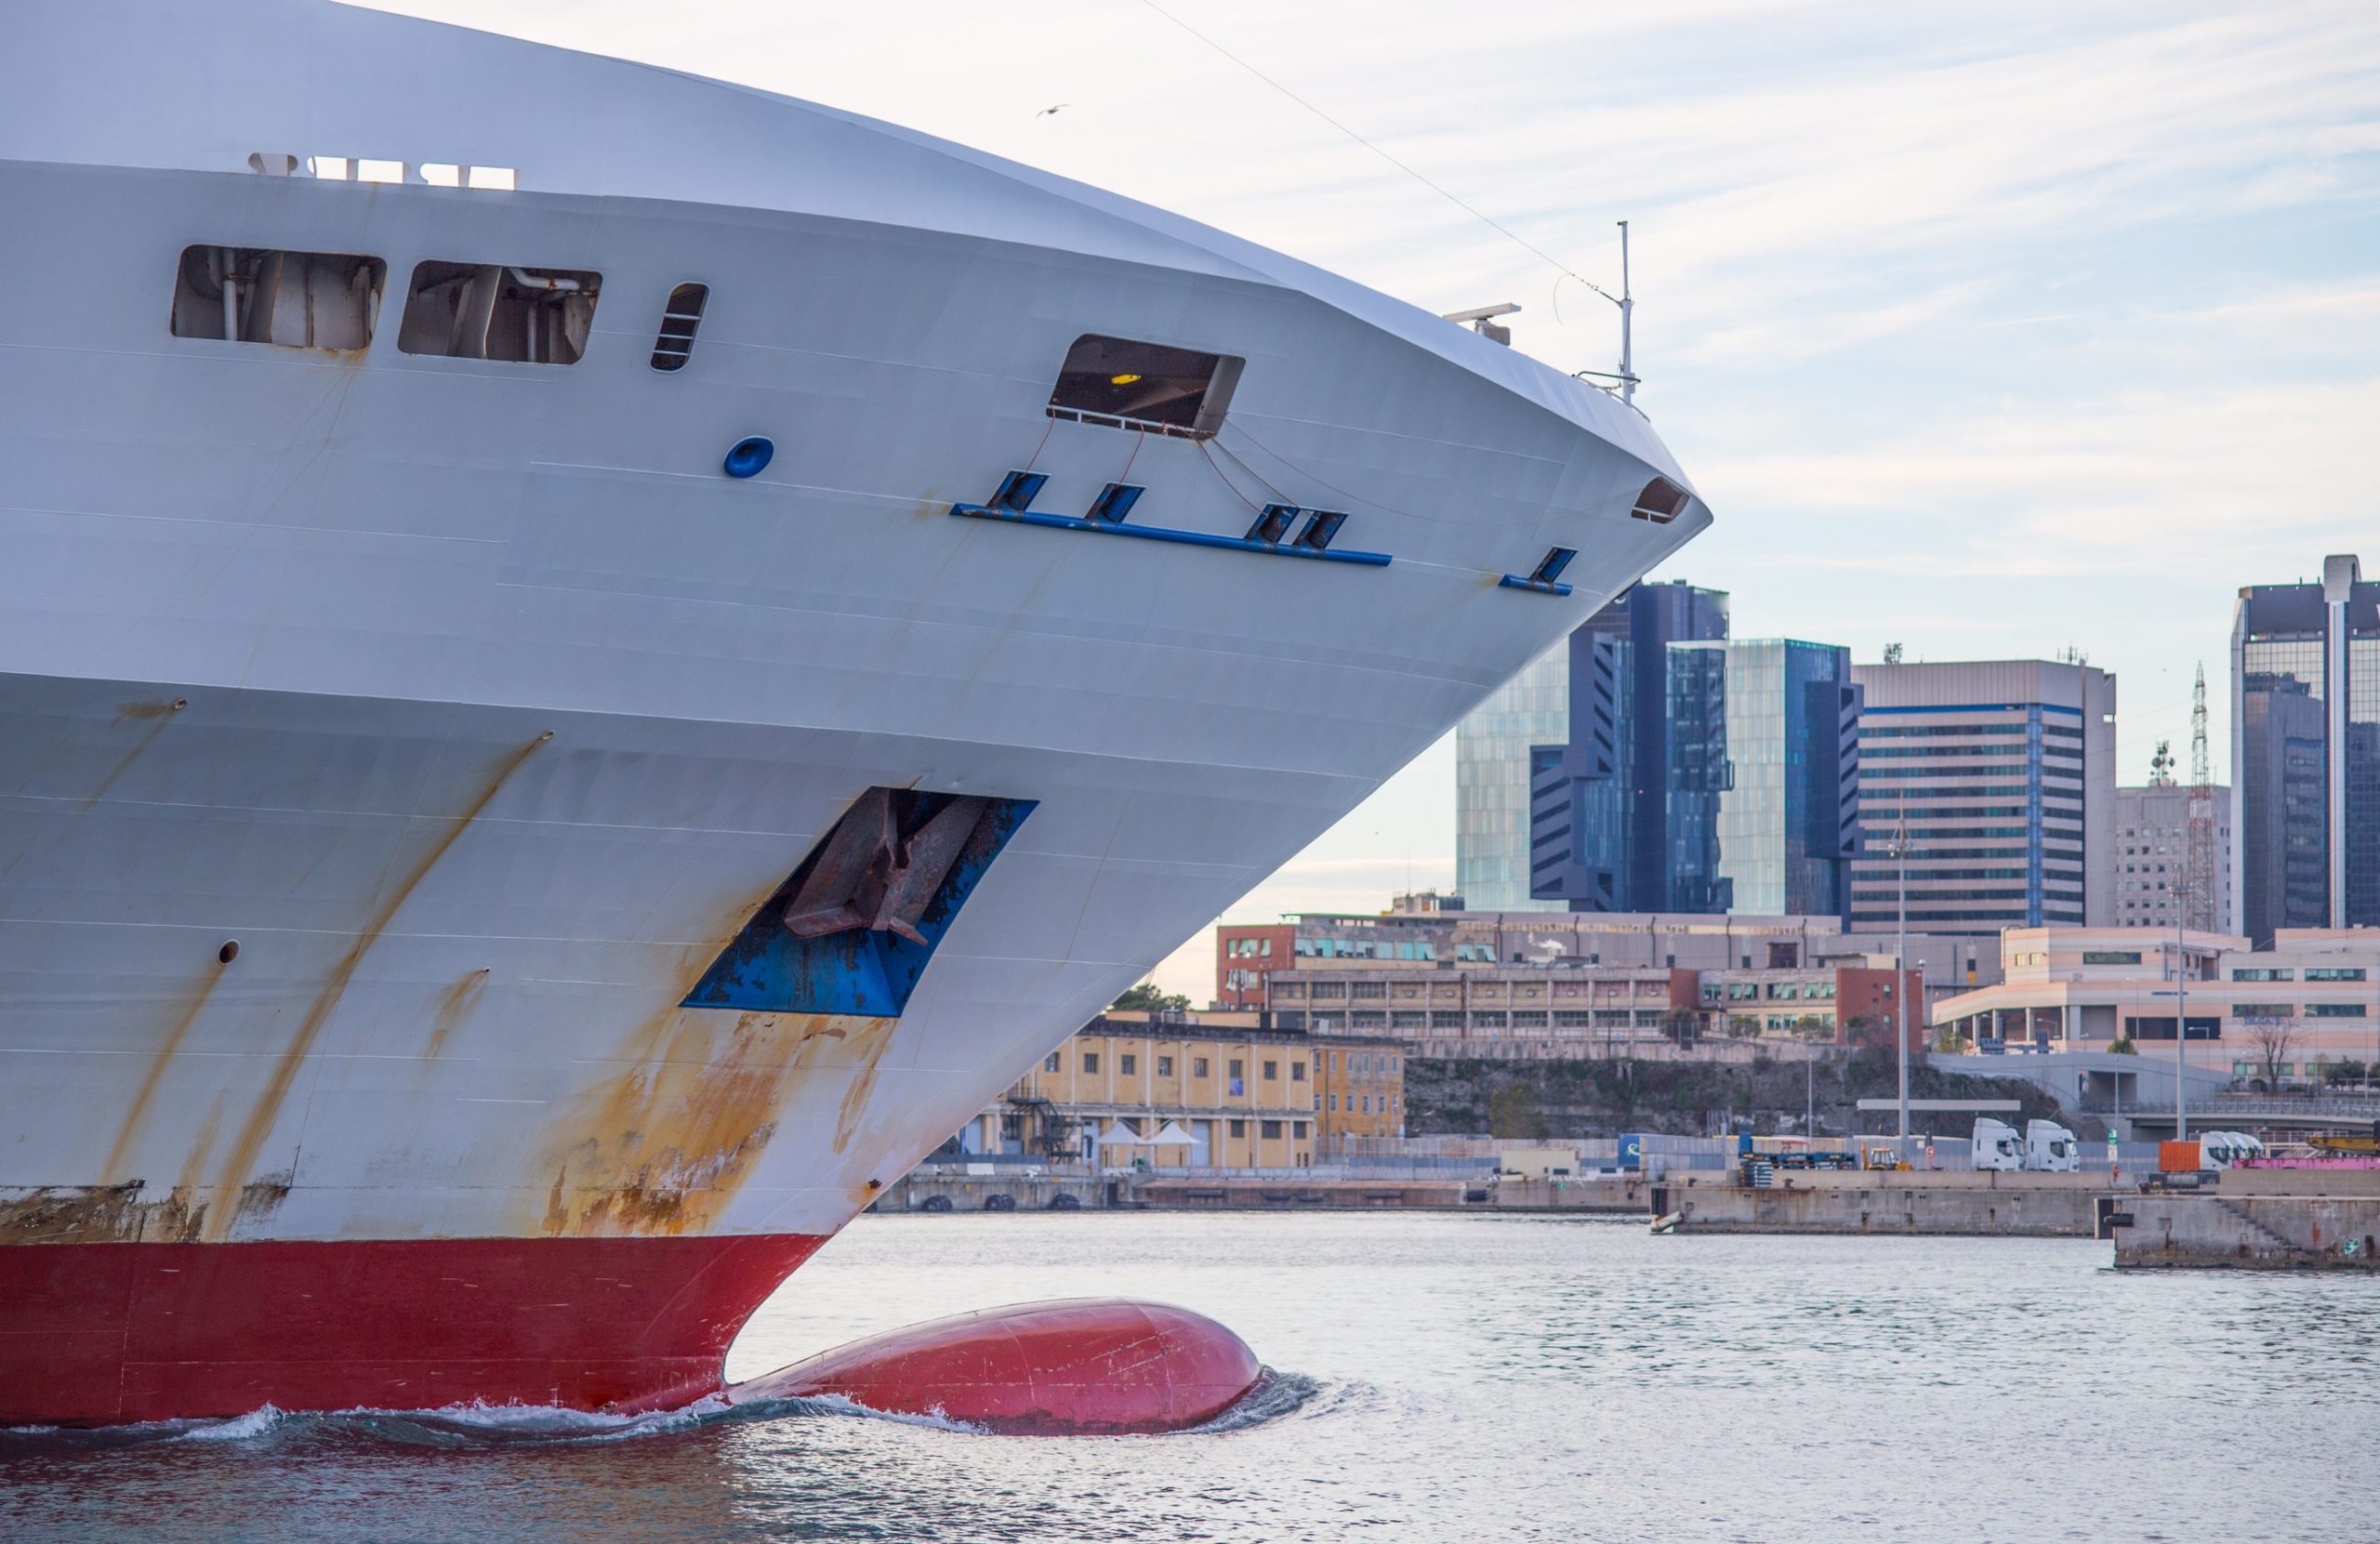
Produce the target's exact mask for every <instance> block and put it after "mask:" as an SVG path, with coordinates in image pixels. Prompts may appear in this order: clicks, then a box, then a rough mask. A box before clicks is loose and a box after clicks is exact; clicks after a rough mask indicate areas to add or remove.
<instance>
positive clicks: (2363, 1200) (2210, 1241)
mask: <svg viewBox="0 0 2380 1544" xmlns="http://www.w3.org/2000/svg"><path fill="white" fill-rule="evenodd" d="M2225 1178H2226V1181H2227V1188H2228V1179H2229V1176H2228V1175H2227V1176H2226V1177H2225ZM2110 1210H2111V1213H2112V1215H2110V1216H2109V1218H2108V1220H2107V1221H2108V1224H2109V1226H2108V1228H2107V1230H2106V1231H2107V1233H2108V1234H2109V1236H2111V1237H2112V1238H2114V1240H2115V1246H2116V1265H2117V1267H2118V1268H2119V1269H2122V1270H2173V1269H2186V1268H2195V1269H2222V1270H2241V1271H2371V1272H2380V1194H2373V1195H2257V1194H2229V1195H2226V1194H2220V1193H2216V1194H2199V1195H2140V1196H2127V1197H2122V1198H2120V1199H2118V1200H2117V1201H2116V1202H2115V1203H2114V1204H2113V1206H2112V1207H2111V1208H2110Z"/></svg>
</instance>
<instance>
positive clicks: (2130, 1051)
mask: <svg viewBox="0 0 2380 1544" xmlns="http://www.w3.org/2000/svg"><path fill="white" fill-rule="evenodd" d="M2108 1054H2109V1056H2137V1055H2139V1054H2140V1048H2139V1047H2138V1046H2135V1045H2134V1044H2133V1043H2132V1036H2129V1035H2123V1036H2117V1037H2116V1038H2115V1039H2112V1040H2110V1041H2109V1042H2108Z"/></svg>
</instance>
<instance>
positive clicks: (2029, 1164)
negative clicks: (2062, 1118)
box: [2025, 1120, 2083, 1174]
mask: <svg viewBox="0 0 2380 1544" xmlns="http://www.w3.org/2000/svg"><path fill="white" fill-rule="evenodd" d="M2025 1167H2026V1168H2030V1169H2032V1170H2033V1171H2035V1172H2036V1173H2041V1174H2074V1173H2078V1172H2080V1171H2081V1169H2082V1168H2083V1148H2082V1146H2081V1144H2080V1143H2078V1142H2075V1140H2074V1133H2073V1132H2071V1131H2069V1130H2068V1129H2067V1128H2065V1127H2063V1126H2060V1125H2059V1124H2058V1123H2057V1122H2056V1121H2054V1120H2029V1121H2027V1122H2025Z"/></svg>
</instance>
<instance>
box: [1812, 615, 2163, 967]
mask: <svg viewBox="0 0 2380 1544" xmlns="http://www.w3.org/2000/svg"><path fill="white" fill-rule="evenodd" d="M1852 677H1853V679H1854V680H1857V681H1858V684H1859V685H1860V686H1861V687H1862V688H1864V689H1865V690H1866V693H1867V701H1866V703H1865V705H1864V706H1862V708H1861V710H1860V714H1859V820H1860V826H1861V831H1862V835H1863V838H1864V847H1865V851H1864V852H1863V854H1862V855H1861V856H1860V857H1858V859H1856V860H1854V864H1853V869H1852V890H1851V926H1852V928H1853V929H1854V930H1857V931H1863V932H1873V931H1880V930H1889V929H1891V928H1892V927H1893V926H1894V921H1895V917H1896V913H1897V903H1898V899H1899V893H1900V880H1901V871H1902V860H1899V859H1897V858H1895V857H1894V856H1893V854H1892V853H1891V851H1889V849H1890V846H1891V844H1892V842H1893V841H1894V839H1895V837H1896V834H1897V833H1899V832H1901V831H1903V830H1904V829H1905V831H1906V835H1907V839H1908V844H1909V850H1908V855H1907V858H1906V860H1905V861H1906V864H1907V875H1908V919H1909V925H1910V926H1911V928H1919V929H1923V930H1925V931H1927V932H1937V933H1990V932H1997V931H1999V930H2001V929H2003V928H2039V927H2078V926H2086V925H2087V926H2090V927H2104V926H2107V925H2108V924H2109V921H2110V920H2111V919H2112V918H2113V917H2114V902H2115V887H2114V883H2113V879H2114V876H2113V874H2112V873H2111V872H2110V870H2111V868H2112V865H2113V864H2114V861H2115V860H2114V857H2113V852H2114V849H2115V847H2116V845H2117V843H2116V842H2115V840H2114V834H2115V829H2116V823H2115V739H2116V732H2115V717H2116V681H2115V677H2113V676H2112V675H2109V673H2108V672H2106V671H2104V670H2096V669H2093V668H2092V667H2091V666H2087V665H2080V664H2059V663H2054V662H2052V661H2048V660H1993V661H1984V662H1977V663H1971V664H1946V665H1859V666H1853V667H1852Z"/></svg>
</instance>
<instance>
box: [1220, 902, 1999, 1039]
mask: <svg viewBox="0 0 2380 1544" xmlns="http://www.w3.org/2000/svg"><path fill="white" fill-rule="evenodd" d="M1215 955H1216V974H1217V979H1218V981H1219V982H1221V981H1223V980H1225V979H1226V978H1232V977H1234V976H1236V977H1237V984H1236V986H1235V987H1234V988H1233V990H1234V991H1235V993H1236V994H1237V996H1236V999H1235V1000H1236V1002H1237V1003H1238V1004H1239V1005H1240V1006H1242V1007H1243V1008H1247V1009H1254V1010H1258V1011H1259V1012H1261V1013H1262V1014H1263V1018H1262V1019H1261V1021H1259V1022H1261V1023H1264V1024H1265V1025H1267V1026H1269V1027H1271V1028H1274V1029H1277V1030H1284V1031H1306V1032H1310V1033H1312V1034H1314V1035H1315V1036H1316V1037H1317V1038H1318V1039H1323V1038H1330V1037H1333V1036H1350V1035H1352V1036H1381V1035H1386V1036H1391V1037H1393V1038H1395V1040H1397V1041H1399V1042H1401V1043H1403V1044H1405V1045H1407V1046H1408V1048H1409V1049H1410V1051H1411V1054H1413V1055H1417V1056H1442V1057H1487V1058H1494V1059H1541V1058H1556V1059H1559V1058H1575V1057H1584V1056H1646V1055H1660V1056H1667V1055H1672V1054H1682V1053H1694V1054H1708V1053H1710V1052H1709V1051H1707V1050H1706V1051H1699V1052H1691V1051H1690V1050H1689V1048H1692V1047H1693V1046H1695V1045H1696V1044H1697V1043H1698V1042H1702V1043H1706V1044H1707V1043H1712V1042H1717V1041H1725V1042H1726V1043H1728V1044H1730V1045H1734V1046H1738V1047H1740V1048H1741V1049H1744V1050H1745V1051H1746V1052H1747V1053H1749V1052H1751V1051H1752V1050H1753V1049H1757V1047H1758V1046H1759V1045H1761V1044H1764V1043H1765V1044H1770V1045H1775V1044H1778V1043H1780V1042H1788V1041H1812V1040H1817V1041H1825V1042H1830V1043H1838V1042H1840V1043H1860V1042H1866V1041H1871V1040H1873V1039H1875V1038H1877V1037H1878V1036H1886V1037H1887V1038H1888V1036H1889V1032H1890V1030H1891V1028H1893V1027H1895V1026H1901V1027H1910V1028H1918V1029H1922V1028H1923V1026H1924V1016H1923V1014H1922V1013H1915V1014H1911V1015H1903V1014H1901V1013H1900V1012H1899V1011H1898V1010H1897V1002H1898V1000H1900V999H1901V998H1902V997H1904V996H1905V997H1907V998H1909V999H1910V1000H1912V1001H1914V1000H1918V996H1919V993H1920V990H1921V985H1922V991H1923V995H1924V998H1925V999H1927V1000H1931V999H1934V998H1939V997H1942V996H1949V995H1950V994H1953V993H1959V992H1966V991H1972V990H1973V989H1975V988H1976V987H1977V986H1982V985H1989V984H1990V983H1993V982H1995V981H1997V980H1998V979H1999V975H1998V969H1999V958H2000V955H1999V944H1998V941H1997V940H1994V939H1976V938H1953V937H1945V936H1940V935H1937V934H1928V933H1923V932H1915V933H1911V935H1910V936H1909V948H1908V956H1907V957H1908V964H1909V981H1910V985H1909V986H1908V988H1907V990H1906V991H1905V992H1900V991H1897V990H1896V988H1895V985H1894V977H1893V971H1892V963H1893V962H1892V955H1891V942H1890V941H1889V940H1886V939H1879V938H1876V937H1874V936H1873V935H1866V934H1851V933H1846V932H1845V931H1844V930H1843V924H1842V921H1841V919H1840V918H1839V917H1743V916H1693V915H1671V916H1630V915H1615V914H1611V913H1594V914H1583V915H1567V916H1547V915H1545V914H1542V913H1529V912H1521V913H1492V912H1474V911H1465V910H1461V909H1458V908H1451V907H1446V906H1443V905H1441V906H1436V907H1432V908H1428V909H1424V908H1423V907H1422V906H1421V905H1420V904H1417V898H1408V897H1400V898H1399V905H1398V907H1397V909H1396V910H1395V911H1391V912H1385V913H1381V914H1378V915H1363V914H1355V915H1349V914H1337V913H1319V914H1317V913H1308V914H1305V915H1302V916H1299V917H1289V918H1285V919H1284V920H1282V921H1280V922H1277V923H1258V924H1245V923H1226V924H1222V925H1220V926H1218V927H1217V928H1216V930H1215ZM1253 964H1261V965H1262V966H1263V969H1262V970H1254V969H1252V968H1251V966H1252V965H1253Z"/></svg>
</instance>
